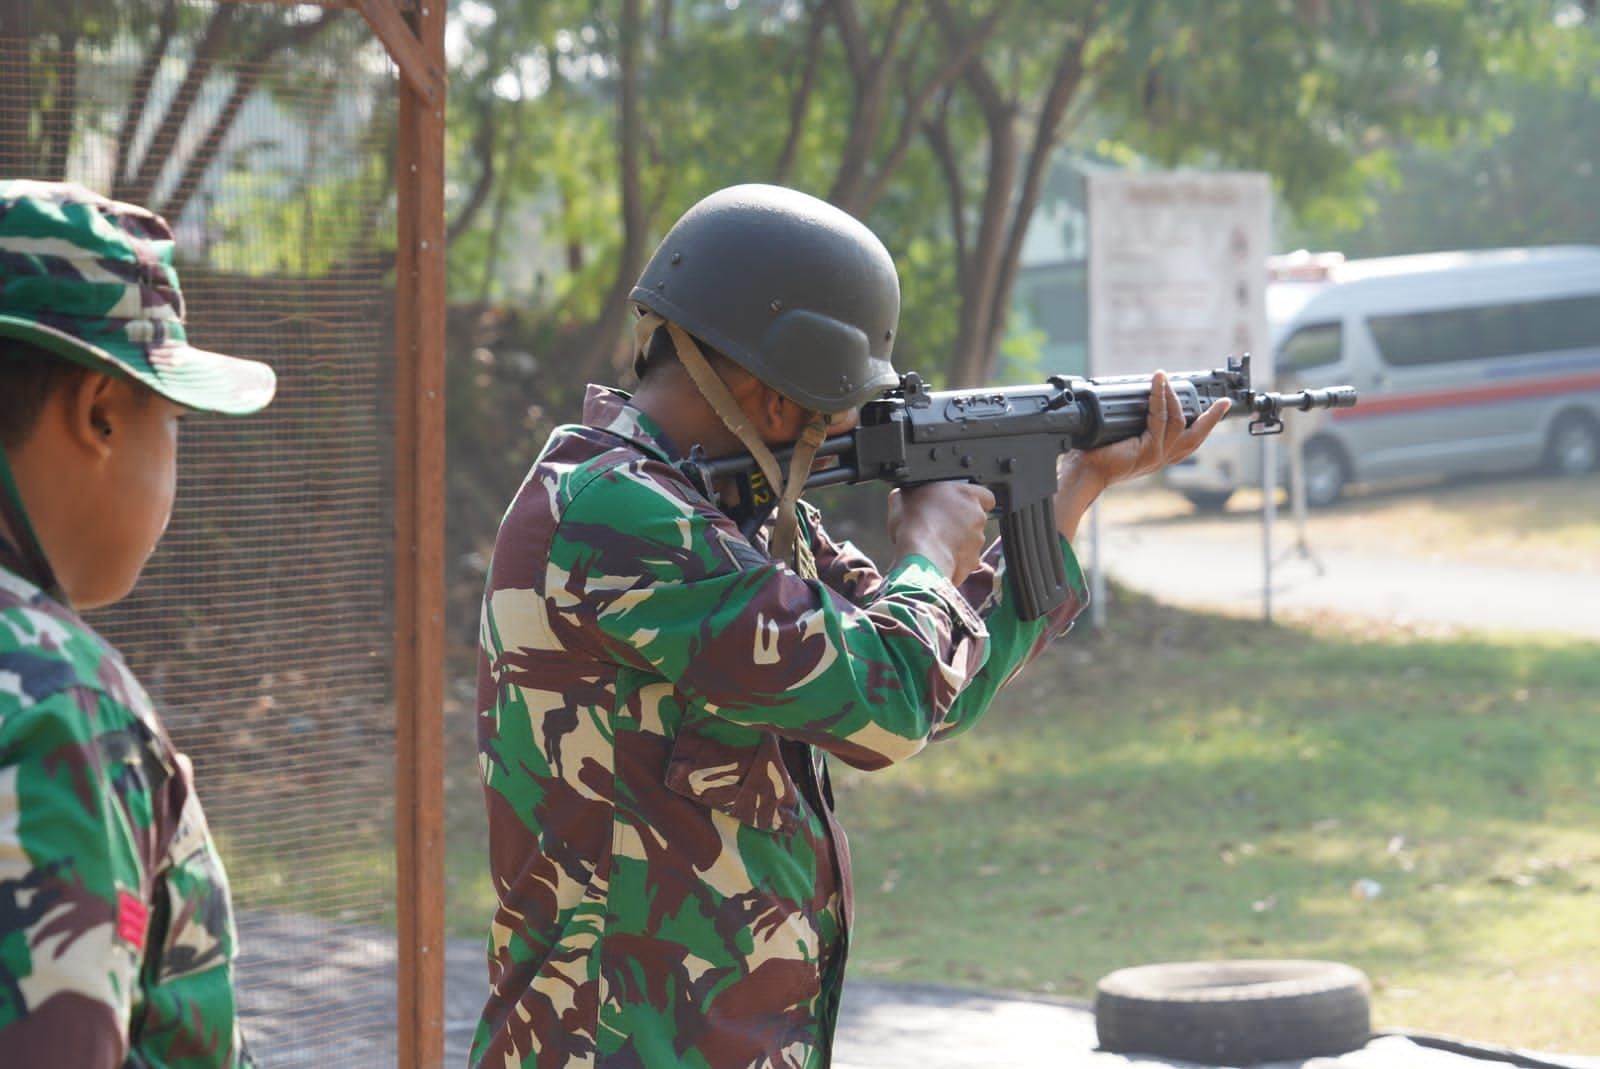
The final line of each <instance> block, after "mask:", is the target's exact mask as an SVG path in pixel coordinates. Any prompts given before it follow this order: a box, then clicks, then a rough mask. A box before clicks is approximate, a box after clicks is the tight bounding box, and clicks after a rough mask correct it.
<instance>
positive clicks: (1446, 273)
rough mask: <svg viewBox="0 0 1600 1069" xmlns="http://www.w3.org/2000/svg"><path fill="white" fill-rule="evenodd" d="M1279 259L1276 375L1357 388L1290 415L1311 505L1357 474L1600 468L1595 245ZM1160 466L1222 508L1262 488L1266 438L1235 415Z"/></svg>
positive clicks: (1189, 493)
mask: <svg viewBox="0 0 1600 1069" xmlns="http://www.w3.org/2000/svg"><path fill="white" fill-rule="evenodd" d="M1271 268H1272V274H1271V278H1272V279H1273V281H1270V282H1269V284H1268V287H1267V316H1268V323H1269V326H1270V328H1271V329H1270V335H1271V337H1272V340H1273V346H1274V355H1275V358H1276V368H1277V384H1276V387H1275V388H1276V389H1279V390H1290V389H1302V388H1320V387H1324V386H1338V385H1349V386H1354V387H1355V389H1356V393H1357V395H1358V396H1359V398H1360V402H1359V403H1358V404H1357V405H1356V407H1354V408H1347V409H1335V410H1331V411H1326V412H1295V413H1292V414H1290V415H1289V416H1288V417H1287V418H1286V419H1285V421H1284V422H1285V423H1286V424H1288V423H1290V422H1294V423H1296V424H1297V426H1296V427H1295V428H1294V432H1293V434H1291V435H1289V436H1286V438H1285V439H1283V440H1285V441H1290V442H1292V441H1296V440H1298V441H1299V442H1300V443H1301V445H1302V450H1303V451H1302V453H1301V456H1302V458H1303V471H1304V483H1305V490H1306V502H1307V504H1309V505H1312V506H1325V505H1330V504H1332V503H1333V502H1335V501H1337V500H1338V499H1339V497H1340V495H1341V494H1343V493H1344V490H1345V487H1346V486H1347V485H1349V484H1351V483H1376V482H1381V481H1386V480H1396V479H1415V478H1432V477H1447V476H1454V475H1472V474H1479V473H1487V472H1507V471H1517V470H1522V469H1532V468H1535V467H1538V466H1541V465H1542V466H1544V467H1546V468H1548V469H1549V470H1551V471H1554V472H1557V473H1560V474H1564V475H1582V474H1586V473H1588V472H1592V471H1595V470H1596V468H1597V466H1600V247H1597V246H1578V245H1567V246H1547V247H1542V248H1525V249H1495V250H1486V251H1480V252H1453V253H1426V254H1421V255H1414V256H1393V257H1383V258H1378V259H1370V260H1343V259H1342V258H1340V257H1338V255H1337V254H1332V255H1331V256H1330V255H1328V254H1323V255H1322V256H1320V257H1306V256H1300V257H1298V258H1286V257H1276V258H1274V261H1273V263H1272V265H1271ZM1286 453H1287V450H1280V451H1279V455H1280V456H1284V455H1285V454H1286ZM1164 478H1165V481H1166V485H1168V486H1170V487H1171V488H1173V489H1175V490H1177V491H1178V492H1180V493H1182V494H1183V495H1184V496H1185V497H1187V498H1188V499H1189V500H1190V501H1191V502H1192V503H1193V504H1194V505H1195V506H1196V507H1197V508H1201V509H1206V510H1215V509H1221V508H1222V507H1223V506H1224V505H1225V504H1226V503H1227V501H1228V498H1229V497H1230V496H1231V495H1232V494H1233V492H1234V490H1235V489H1237V488H1238V487H1241V486H1260V485H1261V449H1260V442H1259V441H1257V440H1255V439H1252V438H1250V437H1249V436H1248V434H1247V433H1246V430H1245V427H1244V421H1243V420H1229V421H1227V422H1225V423H1223V424H1222V426H1220V427H1218V428H1217V430H1215V431H1213V432H1212V434H1211V437H1210V438H1209V439H1207V441H1206V443H1205V445H1203V446H1202V447H1201V448H1200V449H1199V450H1198V451H1197V452H1196V453H1195V455H1194V456H1193V457H1191V458H1189V459H1188V460H1187V461H1184V462H1183V463H1180V464H1177V465H1174V466H1172V467H1169V468H1167V469H1166V474H1165V476H1164ZM1284 481H1285V480H1284V478H1283V474H1282V470H1281V469H1280V474H1279V484H1280V485H1282V484H1283V482H1284Z"/></svg>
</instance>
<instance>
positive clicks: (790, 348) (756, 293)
mask: <svg viewBox="0 0 1600 1069" xmlns="http://www.w3.org/2000/svg"><path fill="white" fill-rule="evenodd" d="M629 299H630V300H632V301H633V302H634V303H635V304H636V305H638V306H639V307H640V308H641V309H644V310H647V311H650V312H654V313H656V314H657V315H659V316H661V317H662V318H663V319H667V320H670V321H671V322H673V323H676V324H678V325H679V326H680V327H682V328H683V329H684V330H686V331H688V332H689V333H690V334H691V335H693V336H694V337H696V338H698V339H700V340H701V341H703V342H705V343H707V344H708V345H710V346H712V347H713V348H714V349H716V350H717V351H719V352H721V353H722V354H724V355H725V356H727V357H728V358H729V359H731V360H733V361H734V362H735V363H737V364H738V365H739V366H741V367H743V368H744V369H745V370H747V371H749V372H750V373H751V374H753V375H755V376H756V377H757V378H759V379H760V380H761V381H763V382H765V383H766V384H767V385H769V386H771V387H772V388H773V389H775V390H777V391H778V392H779V393H781V394H783V395H784V396H785V397H787V398H789V399H790V400H792V401H794V402H796V403H797V404H801V405H804V406H805V407H807V408H809V409H812V410H814V411H818V412H830V413H831V412H843V411H845V410H846V409H850V408H854V407H855V406H857V405H859V404H861V403H862V402H863V401H868V400H871V399H872V398H874V397H876V396H877V395H878V394H880V393H882V392H883V391H884V390H886V389H888V388H889V387H891V386H893V385H895V384H896V383H897V382H899V376H898V375H897V374H895V370H894V366H893V365H892V364H891V363H890V362H889V353H890V351H891V350H892V349H893V347H894V332H895V327H896V325H897V323H898V321H899V317H900V280H899V278H898V276H897V275H896V274H895V268H894V260H893V259H892V258H891V257H890V255H889V251H888V250H887V249H885V248H884V246H883V242H881V241H879V240H878V238H877V236H876V235H875V234H873V233H872V231H871V230H868V229H867V227H866V226H865V225H863V224H862V223H861V222H860V221H859V220H857V219H855V218H854V217H852V216H851V215H849V214H848V213H846V212H844V211H842V210H840V209H839V208H836V207H834V206H833V205H831V204H829V203H827V202H826V201H822V200H818V199H817V198H816V197H812V196H809V195H807V194H805V193H801V192H798V191H796V190H793V189H785V188H783V187H781V186H771V185H760V184H748V185H737V186H731V187H729V188H727V189H723V190H719V191H718V192H716V193H712V194H711V195H709V196H707V197H705V198H704V199H703V200H701V201H699V202H698V203H697V204H695V205H694V206H693V207H691V208H690V209H689V210H688V211H687V212H685V213H684V214H683V216H682V218H680V219H679V220H678V221H677V222H676V223H674V224H673V226H672V229H671V230H669V231H668V232H667V236H666V237H665V238H663V239H662V241H661V244H660V246H659V247H658V248H657V249H656V251H655V254H654V255H653V256H651V258H650V262H649V263H648V264H646V265H645V269H644V273H643V274H642V275H640V276H639V282H638V284H637V285H636V286H634V288H633V292H632V293H631V294H630V295H629Z"/></svg>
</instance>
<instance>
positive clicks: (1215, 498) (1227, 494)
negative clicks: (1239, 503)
mask: <svg viewBox="0 0 1600 1069" xmlns="http://www.w3.org/2000/svg"><path fill="white" fill-rule="evenodd" d="M1183 496H1184V497H1185V498H1187V499H1188V501H1189V504H1191V505H1193V506H1194V507H1195V510H1196V511H1197V512H1222V511H1224V510H1226V509H1227V507H1228V500H1229V499H1230V498H1232V497H1233V491H1232V490H1185V491H1183Z"/></svg>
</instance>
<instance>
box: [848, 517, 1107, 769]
mask: <svg viewBox="0 0 1600 1069" xmlns="http://www.w3.org/2000/svg"><path fill="white" fill-rule="evenodd" d="M818 530H819V533H820V539H819V545H818V548H817V566H818V570H819V572H820V574H821V575H822V577H823V578H824V580H825V581H826V582H828V584H829V585H830V586H832V587H833V588H834V589H836V590H838V591H840V592H841V593H844V594H845V596H847V597H849V598H851V600H858V599H859V598H860V597H862V596H863V595H865V594H866V593H867V592H870V591H873V590H875V589H876V586H877V584H878V583H879V582H881V580H882V577H881V576H879V575H878V573H877V569H876V566H875V565H874V564H873V562H872V560H871V558H869V557H867V555H866V554H864V553H862V552H861V551H860V550H859V549H857V548H856V547H855V546H853V545H852V544H850V543H849V542H845V543H841V544H834V543H833V542H832V541H831V540H829V539H828V537H827V535H826V533H825V532H821V529H820V525H819V527H818ZM1059 551H1060V553H1061V555H1062V561H1063V563H1064V565H1065V568H1066V574H1067V585H1068V588H1069V590H1068V594H1067V597H1066V598H1065V600H1064V601H1063V602H1062V604H1061V605H1059V606H1057V607H1056V608H1055V609H1054V610H1053V611H1052V612H1050V613H1049V614H1048V615H1047V616H1046V617H1045V618H1044V619H1042V620H1023V619H1022V618H1021V617H1019V616H1018V615H1017V614H1016V612H1015V611H1014V610H1013V609H1012V607H1011V606H1012V603H1011V600H1010V590H1009V588H1008V586H1007V578H1006V568H1007V564H1006V561H1005V557H1004V555H1003V553H1002V550H1001V546H1000V543H999V541H998V540H997V541H996V542H995V543H994V544H993V545H991V546H990V547H989V548H988V550H987V551H986V552H985V553H984V555H983V558H982V561H981V562H980V564H979V566H978V567H977V568H975V569H974V570H973V571H972V574H971V575H969V576H967V577H966V579H964V580H963V581H962V583H961V586H960V588H959V590H958V593H959V595H960V597H961V599H962V600H963V601H964V602H965V603H966V604H967V605H968V606H969V607H970V608H971V610H972V611H973V612H974V613H975V614H976V615H977V616H978V618H979V619H981V620H982V621H983V624H984V627H985V629H986V630H987V631H988V632H989V656H988V657H987V658H985V660H984V663H983V667H982V668H980V669H979V670H978V671H977V672H976V673H974V674H973V676H972V678H971V679H970V680H969V681H968V683H967V685H966V686H965V687H964V688H962V690H961V693H960V694H959V695H958V696H957V698H956V701H955V704H954V706H953V708H952V715H949V716H947V717H946V718H945V720H944V722H943V723H942V724H940V725H939V726H938V728H937V729H936V730H935V732H934V734H933V736H932V739H933V740H934V741H939V740H942V739H945V738H950V737H952V736H955V735H959V734H960V733H962V732H963V731H965V730H967V729H968V728H970V727H971V726H972V725H973V724H975V723H976V722H977V721H978V719H979V717H980V716H981V714H982V713H983V711H984V710H986V709H988V707H989V703H990V702H991V701H993V700H994V697H995V695H996V694H997V693H998V692H999V690H1000V688H1001V687H1003V686H1004V685H1005V684H1007V683H1009V682H1010V681H1011V680H1012V679H1014V678H1016V675H1017V673H1018V672H1020V671H1021V670H1022V669H1023V667H1024V666H1025V665H1027V664H1028V663H1029V662H1030V661H1032V660H1033V659H1034V658H1035V657H1037V656H1038V655H1039V654H1040V653H1042V652H1043V651H1044V649H1045V647H1047V646H1048V645H1049V644H1050V643H1051V642H1052V641H1053V640H1054V639H1055V638H1057V637H1058V636H1060V635H1062V634H1064V633H1065V632H1066V631H1067V630H1069V629H1070V628H1071V627H1072V623H1073V621H1074V620H1075V619H1076V618H1077V617H1078V615H1079V614H1080V613H1081V612H1082V611H1083V609H1084V607H1085V606H1087V605H1088V603H1089V594H1088V586H1087V584H1086V583H1085V581H1084V577H1083V570H1082V568H1081V567H1080V566H1079V563H1078V559H1077V556H1076V554H1074V552H1073V550H1072V546H1071V544H1070V543H1069V542H1068V541H1067V540H1066V539H1064V538H1063V539H1062V540H1061V543H1060V547H1059Z"/></svg>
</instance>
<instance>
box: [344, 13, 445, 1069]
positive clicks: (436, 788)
mask: <svg viewBox="0 0 1600 1069" xmlns="http://www.w3.org/2000/svg"><path fill="white" fill-rule="evenodd" d="M402 2H407V0H354V6H355V7H357V8H359V9H360V11H361V13H362V15H363V16H364V17H365V18H366V20H367V22H368V23H369V24H370V25H371V26H372V29H373V32H375V33H376V34H377V35H378V37H379V39H380V40H382V41H383V43H384V45H385V47H387V48H388V50H389V54H390V56H391V57H392V58H393V59H394V61H395V64H396V66H397V67H398V68H399V72H400V86H399V91H400V129H399V149H398V158H397V160H396V173H397V176H398V177H397V180H396V186H397V194H398V198H399V201H398V210H397V221H398V234H397V256H396V261H395V412H394V418H395V636H394V701H395V829H394V831H395V873H396V880H397V883H398V886H397V887H396V900H395V928H396V932H395V935H396V942H397V945H398V953H397V965H398V976H397V983H398V1006H397V1007H396V1009H397V1014H398V1028H397V1032H398V1034H397V1036H396V1042H397V1049H398V1052H399V1069H438V1067H440V1066H442V1065H443V1064H444V961H445V954H444V755H443V751H444V497H445V493H444V441H445V428H444V348H445V274H444V272H445V224H444V104H445V79H444V25H445V2H444V0H409V2H408V3H407V6H408V7H409V10H407V11H405V12H404V13H402V11H401V8H400V4H401V3H402Z"/></svg>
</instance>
